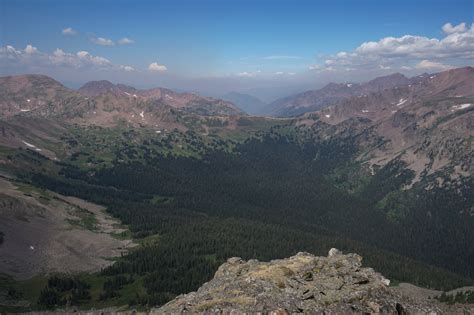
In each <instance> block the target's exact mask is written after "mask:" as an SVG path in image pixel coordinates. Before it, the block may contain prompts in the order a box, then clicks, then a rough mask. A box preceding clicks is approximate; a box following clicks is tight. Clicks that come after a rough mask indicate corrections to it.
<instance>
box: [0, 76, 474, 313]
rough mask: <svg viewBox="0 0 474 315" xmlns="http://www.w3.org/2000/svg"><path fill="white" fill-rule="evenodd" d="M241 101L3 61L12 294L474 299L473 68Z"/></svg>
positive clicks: (141, 302) (307, 302)
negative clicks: (39, 71)
mask: <svg viewBox="0 0 474 315" xmlns="http://www.w3.org/2000/svg"><path fill="white" fill-rule="evenodd" d="M227 98H228V99H232V98H233V99H238V100H239V103H240V106H241V107H242V109H240V108H239V107H237V106H236V105H234V104H233V103H232V102H230V101H224V100H221V99H217V98H211V97H205V96H201V95H198V94H196V93H178V92H175V91H173V90H170V89H165V88H153V89H147V90H142V89H136V88H134V87H131V86H127V85H122V84H112V83H111V82H108V81H92V82H88V83H86V84H85V85H84V86H82V87H81V88H79V89H78V90H72V89H69V88H66V87H65V86H63V85H62V84H61V83H59V82H58V81H56V80H54V79H53V78H50V77H47V76H44V75H18V76H6V77H1V78H0V273H1V278H0V310H1V311H4V312H25V311H39V310H48V309H55V308H59V309H66V310H69V311H71V310H72V309H74V310H77V309H82V310H88V309H92V308H94V309H109V310H131V309H136V310H139V311H149V310H152V311H153V310H154V312H158V313H160V312H162V313H167V312H171V313H173V312H184V311H186V310H189V311H190V312H205V311H209V313H213V312H218V311H219V310H220V311H223V310H224V313H225V311H226V310H227V311H229V312H231V311H232V310H236V311H237V312H238V311H241V312H248V311H249V310H252V309H253V310H256V309H259V310H260V311H262V312H267V311H268V312H269V311H279V312H280V313H279V314H284V312H285V311H286V312H288V313H291V312H305V311H306V310H309V311H311V310H320V311H322V310H323V309H324V308H325V307H326V308H327V309H328V310H332V312H333V314H337V313H347V312H349V311H354V312H356V313H357V312H375V313H377V312H382V311H383V310H384V309H383V307H385V311H387V312H393V313H395V314H396V313H397V312H398V314H405V313H403V312H405V311H406V310H411V311H412V312H414V313H416V312H425V311H426V312H429V311H430V310H431V309H430V307H431V308H433V309H434V310H438V311H441V312H443V311H444V312H451V311H453V309H449V306H448V305H447V304H446V303H443V301H448V302H449V301H454V300H455V299H457V300H456V302H459V301H461V300H462V301H464V302H465V303H472V302H473V297H474V295H473V293H472V291H470V293H460V294H458V295H454V294H453V295H451V296H450V295H449V294H442V292H443V291H446V292H447V291H450V290H453V289H456V288H459V287H465V286H472V285H474V280H473V279H474V267H473V266H474V265H473V261H474V246H473V243H474V187H473V184H474V183H473V176H472V175H473V167H474V143H473V140H474V68H472V67H464V68H455V69H451V70H446V71H443V72H439V73H432V74H424V75H420V76H415V77H412V78H408V77H405V76H404V75H401V74H393V75H389V76H385V77H380V78H375V79H373V80H371V81H369V82H366V83H337V84H336V83H330V84H328V85H327V86H325V87H324V88H322V89H319V90H312V91H307V92H304V93H302V94H297V95H293V96H289V97H285V98H283V99H280V100H277V101H275V102H273V103H271V104H264V103H263V102H261V101H259V100H258V99H256V98H252V97H250V96H247V95H243V94H242V95H237V93H234V94H233V95H228V96H227ZM250 101H251V102H253V103H255V104H258V107H259V112H261V113H263V114H265V116H254V115H249V114H247V113H246V112H244V110H243V109H247V110H248V108H249V107H248V106H247V107H246V106H245V105H246V102H250ZM247 105H248V104H247ZM252 114H253V113H252ZM331 248H338V249H339V250H341V251H343V252H344V253H351V252H354V253H358V255H361V256H362V257H363V258H364V263H363V265H364V266H369V267H372V268H373V269H375V270H376V271H377V272H380V273H381V274H383V277H382V276H381V275H380V274H378V273H376V272H375V271H374V270H373V269H370V268H362V267H361V259H362V258H361V256H358V255H355V254H348V255H344V254H342V253H341V252H339V251H338V250H335V249H333V250H331V251H330V254H329V256H327V253H328V251H329V250H330V249H331ZM297 253H299V254H297ZM309 253H311V254H309ZM314 255H316V256H314ZM317 256H327V257H317ZM231 257H240V259H236V258H232V259H229V258H231ZM287 257H291V258H287ZM284 258H286V259H284ZM228 259H229V260H228ZM255 259H258V260H261V261H271V260H273V261H271V262H269V263H262V262H258V261H256V260H255ZM275 259H279V260H275ZM247 260H248V261H247ZM222 264H224V265H222ZM221 265H222V266H221ZM219 266H221V267H219ZM308 266H310V267H308ZM216 271H217V273H216ZM214 275H215V277H214ZM334 277H336V278H337V277H339V278H338V279H336V280H337V281H336V280H334ZM213 278H214V279H213ZM386 278H387V279H390V281H387V279H386ZM211 279H213V280H211ZM249 279H250V280H249ZM252 279H253V280H252ZM255 279H256V280H255ZM331 279H332V280H331ZM210 280H211V281H210ZM208 281H210V282H208ZM252 281H254V282H252ZM206 282H207V283H206ZM339 282H340V285H339V286H336V287H333V286H334V284H335V283H339ZM204 283H206V285H204V286H203V287H202V288H201V289H199V291H198V292H197V293H192V294H191V295H185V296H182V295H181V296H179V295H180V294H184V293H188V292H191V291H196V290H198V288H200V286H202V285H203V284H204ZM246 283H247V284H248V283H251V284H248V286H247V284H246ZM389 283H390V286H388V285H389ZM406 283H411V284H412V285H407V284H406ZM319 286H320V287H319ZM325 286H326V287H325ZM415 286H416V287H415ZM316 287H317V288H318V289H317V290H316V289H314V288H316ZM419 287H423V288H426V289H422V288H419ZM403 288H405V289H406V290H405V291H404V290H403ZM407 288H408V289H410V290H412V291H409V290H408V289H407ZM428 289H430V290H431V291H430V292H434V293H431V295H430V294H425V295H423V294H421V293H420V292H425V291H429V290H428ZM236 290H237V291H236ZM407 290H408V291H407ZM423 290H425V291H423ZM433 290H437V291H433ZM300 291H301V292H300ZM313 291H314V292H313ZM415 291H416V292H417V293H416V294H415V293H413V292H415ZM308 292H310V293H308ZM356 292H359V293H360V292H362V293H360V294H359V293H357V294H356ZM407 292H408V293H407ZM458 292H461V291H458ZM177 296H179V297H178V298H177V299H175V298H176V297H177ZM428 296H429V299H428ZM263 297H265V299H264V298H263ZM451 298H452V299H451ZM174 299H175V300H174ZM254 299H255V300H254ZM416 299H418V300H416ZM450 299H451V300H450ZM463 299H464V300H463ZM415 300H416V301H415ZM438 300H439V301H438ZM170 301H171V302H170ZM269 301H270V302H269ZM341 301H345V304H343V305H342V304H340V303H341ZM168 302H170V303H168ZM166 303H168V304H166ZM252 303H254V304H252ZM265 303H266V304H265ZM292 303H293V304H292ZM298 303H300V304H298ZM334 303H336V304H334ZM338 303H339V304H338ZM351 303H352V304H351ZM453 303H454V302H453ZM164 304H166V306H164V308H163V309H161V310H160V309H158V308H157V307H159V306H162V305H164ZM249 305H254V306H249ZM295 305H296V306H295ZM298 305H300V306H298ZM349 305H353V308H352V309H351V308H350V307H349ZM471 305H472V304H471ZM186 307H187V309H186ZM218 307H219V309H218ZM457 307H459V308H458V309H456V311H459V312H462V311H465V312H469V310H467V308H466V309H464V308H462V307H461V306H459V305H458V306H457ZM471 310H472V308H471Z"/></svg>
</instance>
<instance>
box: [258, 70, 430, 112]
mask: <svg viewBox="0 0 474 315" xmlns="http://www.w3.org/2000/svg"><path fill="white" fill-rule="evenodd" d="M426 76H428V75H427V74H423V75H421V76H417V77H414V78H407V77H405V76H404V75H402V74H400V73H394V74H391V75H388V76H384V77H379V78H376V79H373V80H371V81H369V82H365V83H329V84H327V85H326V86H324V87H323V88H321V89H318V90H310V91H306V92H303V93H299V94H295V95H291V96H287V97H284V98H281V99H278V100H276V101H274V102H272V103H270V104H269V105H268V106H266V107H265V108H264V109H263V110H262V112H261V113H263V114H267V115H271V116H277V117H291V116H298V115H301V114H304V113H307V112H311V111H316V110H320V109H323V108H325V107H328V106H330V105H333V104H336V103H338V102H340V101H341V100H343V99H346V98H349V97H352V96H360V95H365V94H368V93H371V92H377V91H382V90H384V89H390V88H394V87H397V86H405V85H409V84H413V83H416V82H418V81H419V80H421V79H422V78H424V77H426Z"/></svg>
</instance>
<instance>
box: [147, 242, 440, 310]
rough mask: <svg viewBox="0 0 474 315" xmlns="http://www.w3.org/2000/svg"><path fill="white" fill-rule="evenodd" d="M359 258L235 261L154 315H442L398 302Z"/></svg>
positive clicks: (335, 253)
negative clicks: (418, 314)
mask: <svg viewBox="0 0 474 315" xmlns="http://www.w3.org/2000/svg"><path fill="white" fill-rule="evenodd" d="M389 284H390V281H389V280H388V279H386V278H384V277H383V276H382V275H381V274H379V273H377V272H375V271H374V270H373V269H372V268H364V267H362V257H361V256H359V255H357V254H346V255H344V254H343V253H342V252H340V251H339V250H337V249H334V248H333V249H331V250H330V251H329V254H328V256H327V257H317V256H314V255H312V254H309V253H305V252H301V253H298V254H297V255H295V256H293V257H290V258H286V259H280V260H273V261H270V262H259V261H257V260H253V259H252V260H249V261H244V260H242V259H241V258H238V257H234V258H230V259H229V260H227V262H226V263H224V264H223V265H221V266H220V267H219V269H218V270H217V272H216V274H215V276H214V278H213V279H212V280H211V281H209V282H207V283H205V284H204V285H203V286H202V287H201V288H199V289H198V290H197V291H196V292H192V293H189V294H184V295H180V296H178V297H177V298H176V299H174V300H173V301H171V302H169V303H168V304H166V305H164V306H163V307H162V308H160V309H158V310H155V312H154V313H158V314H170V313H173V314H175V313H205V314H217V313H219V314H231V313H232V314H241V313H254V312H261V313H270V314H293V313H308V314H309V313H323V312H324V314H343V313H344V314H347V313H388V314H405V313H406V312H416V313H422V314H424V313H425V312H426V313H428V312H431V311H435V312H438V311H440V309H439V306H438V305H433V304H432V303H431V304H427V303H425V304H423V303H417V302H414V301H411V300H409V299H407V298H403V297H401V296H399V295H398V294H397V293H395V292H394V291H392V290H391V289H390V288H389Z"/></svg>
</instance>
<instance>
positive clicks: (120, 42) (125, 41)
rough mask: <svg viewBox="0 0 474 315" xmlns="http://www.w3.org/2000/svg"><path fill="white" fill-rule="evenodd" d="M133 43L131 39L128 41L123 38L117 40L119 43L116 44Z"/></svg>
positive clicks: (126, 38)
mask: <svg viewBox="0 0 474 315" xmlns="http://www.w3.org/2000/svg"><path fill="white" fill-rule="evenodd" d="M134 42H135V41H134V40H133V39H130V38H128V37H124V38H122V39H119V41H118V42H117V43H119V45H129V44H133V43H134Z"/></svg>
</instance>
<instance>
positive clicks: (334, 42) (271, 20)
mask: <svg viewBox="0 0 474 315" xmlns="http://www.w3.org/2000/svg"><path fill="white" fill-rule="evenodd" d="M473 12H474V0H470V1H456V0H447V1H439V0H432V1H404V0H398V1H390V0H379V1H375V0H374V1H368V0H365V1H364V0H362V1H348V0H346V1H338V0H333V1H298V0H293V1H290V0H288V1H282V0H272V1H270V0H260V1H258V0H255V1H249V0H240V1H237V0H221V1H217V0H213V1H211V0H188V1H184V0H173V1H172V0H167V1H163V0H162V1H160V0H158V1H140V0H138V1H123V0H122V1H120V0H118V1H117V0H116V1H112V0H110V1H105V0H102V1H101V0H96V1H87V0H85V1H84V0H83V1H77V0H69V1H51V0H30V1H26V0H15V1H13V0H0V75H1V76H3V75H12V74H25V73H42V74H47V75H50V76H52V77H53V78H55V79H58V80H60V81H61V82H63V83H65V84H66V85H69V86H79V85H80V84H82V83H84V82H86V81H89V80H98V79H107V80H110V81H112V82H115V83H118V82H120V83H127V84H132V85H135V86H137V87H152V86H164V87H169V88H175V89H178V90H193V91H200V92H204V93H207V94H219V93H225V92H228V91H232V90H235V91H258V90H259V89H260V90H261V91H263V90H272V89H273V90H274V93H275V91H281V92H282V93H283V92H284V91H286V90H288V91H289V90H298V89H300V90H303V89H309V88H317V87H320V86H322V85H324V84H325V83H328V82H329V81H335V82H348V81H351V82H358V81H363V80H367V79H371V78H373V77H375V76H379V75H384V74H389V73H394V72H401V73H404V74H407V75H415V74H418V73H422V72H438V71H442V70H446V69H449V68H451V67H459V66H466V65H473V63H474V28H473V26H472V25H473V22H474V17H473V15H474V13H473ZM257 94H258V93H257ZM270 94H271V93H270Z"/></svg>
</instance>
